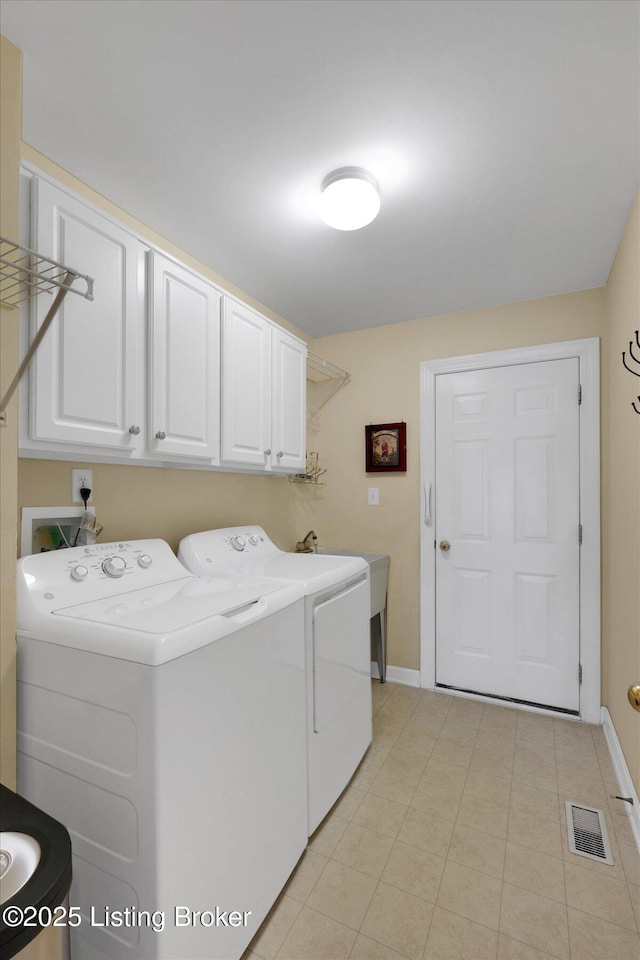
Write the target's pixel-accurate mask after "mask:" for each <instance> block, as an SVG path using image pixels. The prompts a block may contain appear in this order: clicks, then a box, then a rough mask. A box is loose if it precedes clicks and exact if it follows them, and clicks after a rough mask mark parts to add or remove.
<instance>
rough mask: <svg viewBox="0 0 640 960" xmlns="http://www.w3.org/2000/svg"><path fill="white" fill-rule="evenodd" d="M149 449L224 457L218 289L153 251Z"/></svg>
mask: <svg viewBox="0 0 640 960" xmlns="http://www.w3.org/2000/svg"><path fill="white" fill-rule="evenodd" d="M149 291H150V297H149V393H150V417H149V438H148V446H149V449H150V450H153V451H154V452H155V453H158V454H159V455H160V456H178V457H201V458H205V459H207V460H209V461H210V462H211V463H214V464H217V463H219V460H220V426H219V424H220V375H219V370H220V348H219V343H220V293H219V292H218V290H217V289H216V288H215V287H214V286H213V285H212V284H210V283H207V282H206V280H203V279H202V278H201V277H197V276H195V275H194V274H193V273H190V272H189V271H188V270H185V269H184V268H183V267H181V266H179V265H178V264H176V263H175V262H174V261H173V260H170V259H169V258H168V257H164V256H162V254H159V253H156V252H155V251H151V252H150V253H149Z"/></svg>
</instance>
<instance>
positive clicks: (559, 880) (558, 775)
mask: <svg viewBox="0 0 640 960" xmlns="http://www.w3.org/2000/svg"><path fill="white" fill-rule="evenodd" d="M372 689H373V703H374V740H373V743H372V745H371V747H370V749H369V750H368V752H367V754H366V756H365V758H364V760H363V762H362V764H361V765H360V767H359V768H358V770H357V772H356V774H355V776H354V777H353V779H352V781H351V783H350V784H349V786H348V787H347V789H346V790H345V792H344V794H343V795H342V797H341V798H340V800H339V801H338V803H337V804H336V805H335V806H334V808H333V809H332V811H331V812H330V813H329V815H328V816H327V817H326V819H325V820H324V821H323V823H322V824H321V825H320V827H319V828H318V830H317V831H316V833H315V834H314V835H313V837H312V838H311V839H310V841H309V846H308V848H307V850H306V852H305V854H304V855H303V857H302V859H301V861H300V863H299V864H298V867H297V868H296V870H295V872H294V874H293V875H292V877H291V879H290V881H289V883H288V884H287V886H286V888H285V890H284V891H283V894H282V895H281V897H280V899H279V900H278V902H277V904H276V905H275V907H274V908H273V910H272V911H271V913H270V915H269V917H268V918H267V919H266V921H265V922H264V924H263V925H262V927H261V929H260V931H259V932H258V934H257V936H256V937H255V939H254V940H253V942H252V944H251V946H250V948H249V949H248V951H247V953H246V955H245V960H276V958H277V960H342V958H348V957H353V958H362V960H366V958H368V960H403V958H404V960H406V958H409V960H422V958H426V960H459V958H466V960H489V958H491V960H544V958H548V957H552V958H557V960H597V958H599V960H640V937H639V936H638V932H639V929H640V857H639V856H638V852H637V849H636V847H635V845H634V842H633V836H632V834H631V830H630V826H629V820H628V817H627V814H626V809H625V807H626V805H625V804H624V803H622V802H621V801H619V800H612V799H610V796H609V795H610V794H614V793H618V792H619V791H618V788H617V785H616V783H615V776H614V772H613V768H612V766H611V761H610V759H609V754H608V750H607V746H606V743H605V740H604V736H603V733H602V730H601V729H600V728H599V727H594V726H588V725H586V724H582V723H578V722H575V721H571V720H565V719H554V718H551V717H545V716H540V715H537V714H533V713H528V712H524V711H520V710H515V709H511V708H509V707H502V706H498V705H496V706H494V705H488V704H487V705H485V704H482V703H478V702H476V701H472V700H466V699H461V698H459V697H454V696H451V695H448V694H444V693H434V692H431V691H421V690H416V689H413V688H411V687H402V686H399V685H396V684H391V683H386V684H380V683H377V682H375V683H373V685H372ZM565 800H577V801H579V802H583V803H588V804H591V805H593V806H597V807H600V808H602V809H604V810H605V813H606V818H607V824H608V828H609V834H610V839H611V843H612V847H613V855H614V859H615V864H614V865H613V866H607V865H603V864H598V863H595V862H593V861H590V860H587V859H585V858H584V857H578V856H576V855H575V854H571V853H569V850H568V846H567V838H566V826H565V819H564V802H565Z"/></svg>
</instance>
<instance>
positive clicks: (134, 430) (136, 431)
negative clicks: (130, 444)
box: [129, 423, 140, 437]
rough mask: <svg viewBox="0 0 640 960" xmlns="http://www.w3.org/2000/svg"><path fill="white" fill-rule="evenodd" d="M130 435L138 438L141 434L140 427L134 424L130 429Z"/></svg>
mask: <svg viewBox="0 0 640 960" xmlns="http://www.w3.org/2000/svg"><path fill="white" fill-rule="evenodd" d="M129 433H132V434H133V435H134V437H137V436H138V434H139V433H140V427H139V426H138V424H137V423H134V424H133V426H132V427H129Z"/></svg>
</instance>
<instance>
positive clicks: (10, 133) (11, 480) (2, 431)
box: [0, 37, 22, 787]
mask: <svg viewBox="0 0 640 960" xmlns="http://www.w3.org/2000/svg"><path fill="white" fill-rule="evenodd" d="M0 43H1V44H2V46H1V48H0V71H1V73H0V225H1V226H0V233H1V234H2V236H3V237H7V238H9V239H11V240H17V237H18V195H19V190H18V184H19V179H18V178H19V162H20V136H21V130H22V54H21V52H20V50H18V48H17V47H14V45H13V44H12V43H9V41H8V40H7V39H6V38H5V37H0ZM0 313H1V316H0V396H4V392H5V389H6V387H7V386H8V385H9V382H10V381H11V379H12V378H13V375H14V373H15V372H16V369H17V366H18V311H17V309H12V308H7V307H2V308H0ZM17 412H18V407H17V398H14V399H13V400H12V401H11V403H10V405H9V408H8V410H7V420H8V423H7V426H6V427H0V530H1V531H2V535H1V536H0V780H2V782H3V783H4V784H6V786H8V787H13V786H14V785H15V762H16V749H15V748H16V717H15V712H16V699H15V694H16V684H15V671H16V657H15V569H16V564H15V557H16V495H17V494H16V484H17V449H16V448H17V436H18V434H17V419H18V417H17Z"/></svg>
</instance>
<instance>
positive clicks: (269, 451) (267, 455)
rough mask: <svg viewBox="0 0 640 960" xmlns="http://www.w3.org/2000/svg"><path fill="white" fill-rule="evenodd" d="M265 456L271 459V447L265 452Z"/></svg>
mask: <svg viewBox="0 0 640 960" xmlns="http://www.w3.org/2000/svg"><path fill="white" fill-rule="evenodd" d="M264 455H265V457H270V456H271V447H269V449H268V450H265V452H264Z"/></svg>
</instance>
